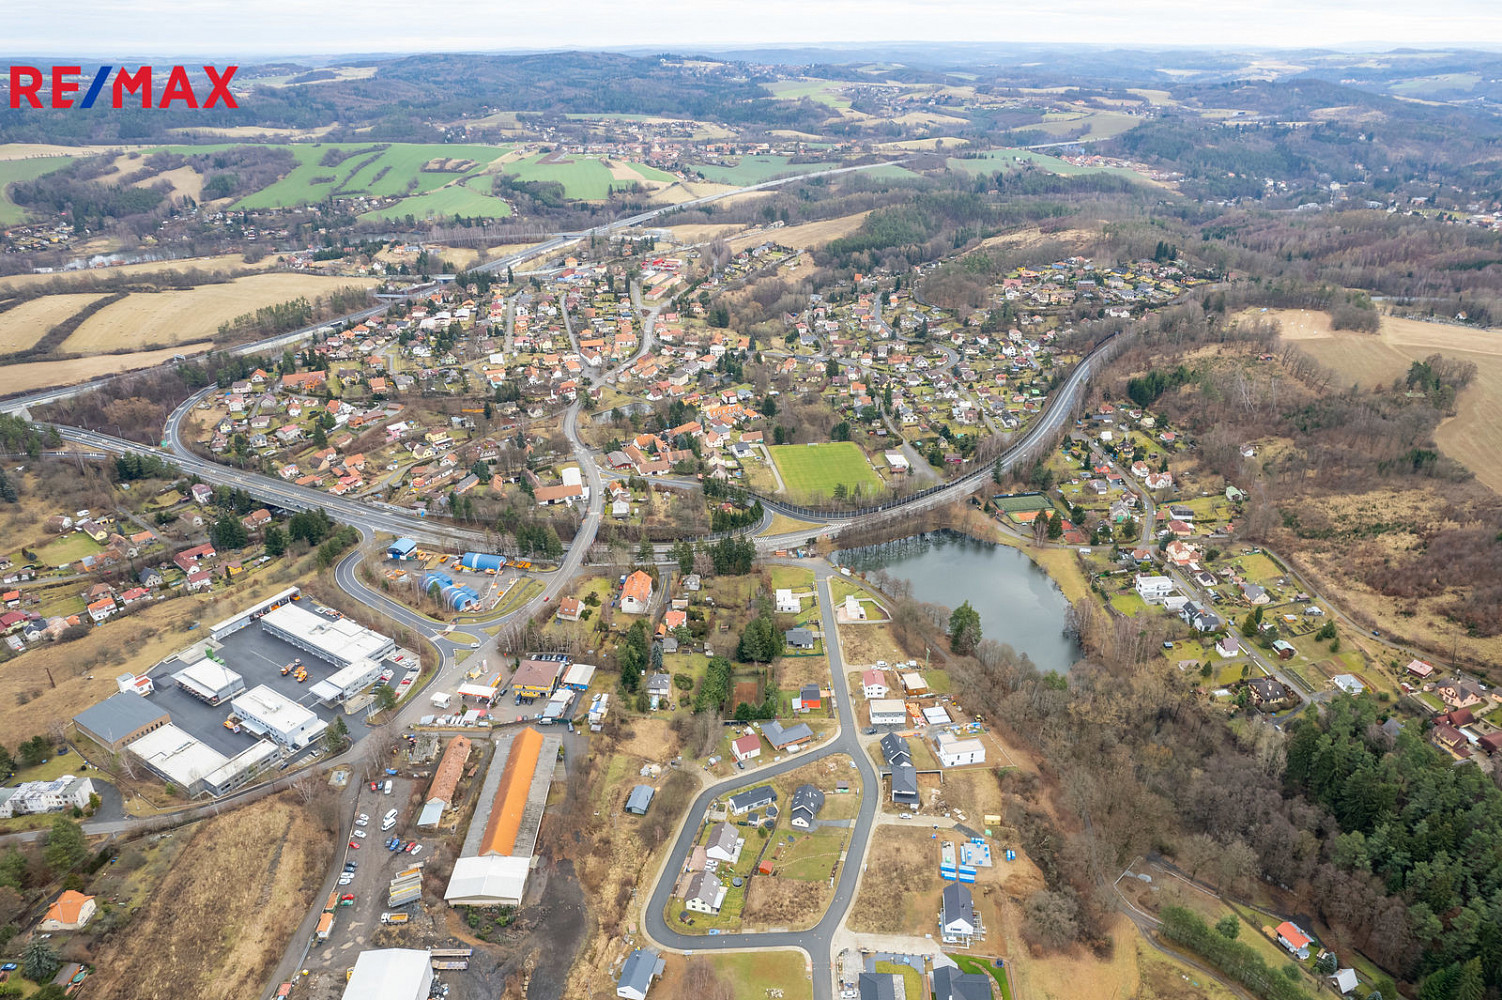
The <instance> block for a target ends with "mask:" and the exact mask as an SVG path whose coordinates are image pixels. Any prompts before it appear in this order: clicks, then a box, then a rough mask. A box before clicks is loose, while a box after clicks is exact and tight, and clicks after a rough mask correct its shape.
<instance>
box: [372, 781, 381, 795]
mask: <svg viewBox="0 0 1502 1000" xmlns="http://www.w3.org/2000/svg"><path fill="white" fill-rule="evenodd" d="M370 790H371V791H372V792H378V791H380V790H381V783H380V782H379V781H372V782H371V783H370Z"/></svg>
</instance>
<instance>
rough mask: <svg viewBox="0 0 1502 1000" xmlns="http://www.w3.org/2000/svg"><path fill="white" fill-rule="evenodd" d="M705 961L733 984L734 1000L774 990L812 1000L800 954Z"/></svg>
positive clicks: (757, 998)
mask: <svg viewBox="0 0 1502 1000" xmlns="http://www.w3.org/2000/svg"><path fill="white" fill-rule="evenodd" d="M711 956H712V957H711ZM705 957H706V958H709V961H711V962H713V963H714V966H715V971H716V972H718V973H719V974H720V976H721V977H722V978H724V979H728V980H729V981H730V982H731V983H733V984H734V986H735V1000H767V997H768V996H769V995H770V992H769V991H771V990H774V989H777V990H781V991H782V994H781V995H782V998H783V1000H807V998H809V997H811V996H813V992H814V991H813V986H812V984H810V983H809V981H808V971H807V965H806V963H805V960H804V958H803V954H802V953H801V952H796V951H746V952H740V953H738V954H734V955H715V954H713V953H712V952H711V953H708V954H706V956H705ZM915 1000H916V996H915Z"/></svg>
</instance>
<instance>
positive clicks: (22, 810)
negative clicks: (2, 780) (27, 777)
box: [0, 775, 94, 819]
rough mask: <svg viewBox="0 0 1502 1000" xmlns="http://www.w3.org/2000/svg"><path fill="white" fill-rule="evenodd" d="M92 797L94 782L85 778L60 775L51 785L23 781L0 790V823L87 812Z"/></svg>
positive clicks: (49, 783)
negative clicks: (14, 818)
mask: <svg viewBox="0 0 1502 1000" xmlns="http://www.w3.org/2000/svg"><path fill="white" fill-rule="evenodd" d="M93 794H94V782H92V781H90V780H89V779H88V778H78V777H74V776H71V775H64V776H63V777H61V778H53V779H52V780H51V781H25V782H22V783H21V784H20V785H17V786H16V787H15V788H0V819H5V818H9V817H11V816H29V815H33V814H36V813H50V812H66V811H67V810H69V809H87V808H88V807H89V797H90V796H91V795H93Z"/></svg>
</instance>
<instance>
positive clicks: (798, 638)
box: [783, 627, 814, 649]
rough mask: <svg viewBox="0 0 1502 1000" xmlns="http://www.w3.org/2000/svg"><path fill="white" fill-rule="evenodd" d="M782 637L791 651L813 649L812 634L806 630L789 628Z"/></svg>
mask: <svg viewBox="0 0 1502 1000" xmlns="http://www.w3.org/2000/svg"><path fill="white" fill-rule="evenodd" d="M783 635H784V637H785V638H786V639H787V644H788V645H789V646H791V647H792V648H793V649H813V648H814V634H813V632H811V631H809V630H808V629H806V628H801V627H800V628H790V629H788V630H787V631H786V632H785V633H783Z"/></svg>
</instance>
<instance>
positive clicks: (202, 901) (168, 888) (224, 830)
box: [89, 796, 333, 1000]
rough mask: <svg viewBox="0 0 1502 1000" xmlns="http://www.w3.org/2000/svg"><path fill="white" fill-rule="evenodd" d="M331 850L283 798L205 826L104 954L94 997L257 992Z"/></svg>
mask: <svg viewBox="0 0 1502 1000" xmlns="http://www.w3.org/2000/svg"><path fill="white" fill-rule="evenodd" d="M181 835H182V834H178V836H181ZM332 849H333V842H332V840H331V838H329V837H328V835H327V831H326V830H324V829H323V828H322V827H320V826H318V825H317V824H315V823H314V822H313V820H312V819H311V818H310V817H309V815H308V814H307V813H306V812H305V811H304V810H303V809H302V808H301V807H300V806H299V805H297V804H296V803H295V802H294V801H293V800H291V799H289V798H288V797H285V796H284V797H280V798H275V799H265V800H262V801H260V802H256V803H254V804H253V805H249V806H246V807H244V808H242V809H237V810H235V811H234V812H233V813H232V814H230V815H225V816H218V817H215V818H214V819H210V820H205V821H203V823H201V824H200V825H199V826H198V828H197V830H196V832H195V833H194V834H193V839H192V840H191V841H190V842H189V843H188V845H187V847H185V848H183V850H182V853H181V854H179V855H178V857H177V859H176V860H175V861H174V862H173V865H172V868H171V870H170V871H169V872H168V873H167V876H166V878H165V879H163V881H162V883H161V885H160V886H158V887H157V891H156V892H155V893H154V894H153V895H152V897H151V900H150V901H149V902H148V903H147V904H146V905H145V906H143V907H142V908H141V909H140V910H138V911H137V912H136V914H135V917H134V919H133V920H132V921H131V933H129V934H119V935H116V936H115V937H114V938H113V939H111V941H110V943H109V944H107V945H106V946H105V947H104V948H103V949H102V950H101V952H100V956H99V960H98V963H97V968H98V970H99V971H98V972H96V973H95V974H94V976H92V977H91V979H90V986H89V995H90V996H93V997H100V998H103V1000H116V998H118V1000H126V998H129V1000H168V998H176V997H181V996H194V997H203V998H206V1000H229V998H232V997H244V996H250V995H254V994H256V993H258V992H260V990H261V989H262V988H263V987H264V986H265V978H266V976H267V975H268V974H269V973H270V971H271V969H272V967H273V966H274V965H275V964H276V962H277V960H278V959H279V958H280V957H281V954H282V950H283V949H284V948H285V947H286V946H287V943H288V941H290V939H291V937H292V934H293V933H294V932H295V931H296V930H297V926H298V924H299V923H300V922H301V920H302V917H303V915H304V914H305V913H307V911H308V907H309V906H311V905H312V902H313V896H314V894H315V893H317V892H318V891H319V889H320V886H321V877H322V873H323V870H324V868H325V866H326V865H327V864H328V861H329V857H330V855H331V853H332ZM227 873H233V877H232V878H231V877H226V875H227ZM145 941H149V942H151V947H149V948H147V947H141V943H142V942H145Z"/></svg>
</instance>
